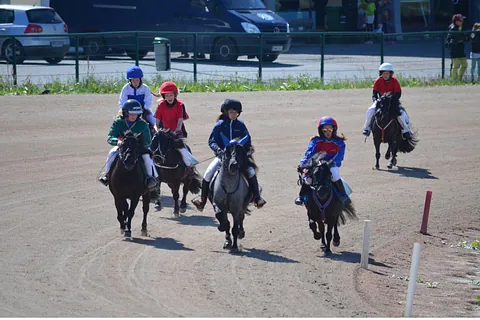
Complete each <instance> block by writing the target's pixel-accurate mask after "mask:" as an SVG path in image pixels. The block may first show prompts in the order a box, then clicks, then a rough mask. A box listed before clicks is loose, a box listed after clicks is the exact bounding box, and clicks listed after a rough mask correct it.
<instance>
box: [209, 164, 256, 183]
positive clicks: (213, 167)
mask: <svg viewBox="0 0 480 320" xmlns="http://www.w3.org/2000/svg"><path fill="white" fill-rule="evenodd" d="M221 165H222V161H221V160H220V159H219V158H215V159H213V161H212V162H210V165H209V166H208V168H207V170H206V171H205V174H204V175H203V180H205V181H207V182H210V181H212V178H213V175H214V174H215V171H217V170H218V168H220V166H221ZM247 172H248V177H247V178H248V179H250V178H251V177H253V176H254V175H255V170H254V169H253V168H252V167H249V168H248V169H247Z"/></svg>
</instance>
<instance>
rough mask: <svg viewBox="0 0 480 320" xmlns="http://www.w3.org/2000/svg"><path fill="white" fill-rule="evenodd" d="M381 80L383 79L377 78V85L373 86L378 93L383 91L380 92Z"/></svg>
mask: <svg viewBox="0 0 480 320" xmlns="http://www.w3.org/2000/svg"><path fill="white" fill-rule="evenodd" d="M380 79H381V78H377V80H375V83H374V84H373V91H378V92H380V91H381V90H380V84H379V82H380Z"/></svg>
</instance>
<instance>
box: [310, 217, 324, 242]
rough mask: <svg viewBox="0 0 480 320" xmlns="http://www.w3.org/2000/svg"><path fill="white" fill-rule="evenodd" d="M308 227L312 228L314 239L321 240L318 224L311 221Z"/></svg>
mask: <svg viewBox="0 0 480 320" xmlns="http://www.w3.org/2000/svg"><path fill="white" fill-rule="evenodd" d="M308 226H309V227H310V230H312V232H313V238H314V239H315V240H320V239H321V237H322V236H321V235H320V233H318V231H317V223H316V222H315V221H313V220H311V219H309V222H308Z"/></svg>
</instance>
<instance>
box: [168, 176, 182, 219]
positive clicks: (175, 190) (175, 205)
mask: <svg viewBox="0 0 480 320" xmlns="http://www.w3.org/2000/svg"><path fill="white" fill-rule="evenodd" d="M168 185H169V186H170V189H172V195H173V215H174V216H175V217H178V216H180V208H179V207H178V198H180V193H179V190H180V183H176V184H173V183H169V184H168Z"/></svg>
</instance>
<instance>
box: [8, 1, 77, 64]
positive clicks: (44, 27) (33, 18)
mask: <svg viewBox="0 0 480 320" xmlns="http://www.w3.org/2000/svg"><path fill="white" fill-rule="evenodd" d="M18 35H52V36H51V37H50V36H48V37H45V36H41V37H23V36H22V37H17V38H15V40H16V63H23V61H25V59H27V58H28V59H39V58H40V59H44V60H46V61H47V62H48V63H50V64H57V63H59V62H60V61H62V60H63V58H64V57H65V55H66V54H67V52H68V50H69V48H70V38H69V37H68V27H67V24H66V23H65V22H64V21H63V20H62V18H61V17H60V16H59V15H58V14H57V13H56V12H55V10H54V9H52V8H49V7H37V6H27V5H0V48H1V53H0V55H1V56H2V57H3V58H4V59H5V60H7V62H9V63H13V57H14V54H13V48H14V45H13V41H12V39H11V38H10V37H11V36H18Z"/></svg>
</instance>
